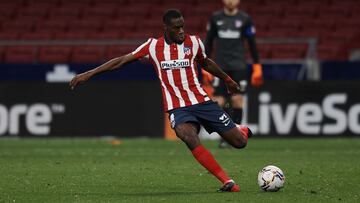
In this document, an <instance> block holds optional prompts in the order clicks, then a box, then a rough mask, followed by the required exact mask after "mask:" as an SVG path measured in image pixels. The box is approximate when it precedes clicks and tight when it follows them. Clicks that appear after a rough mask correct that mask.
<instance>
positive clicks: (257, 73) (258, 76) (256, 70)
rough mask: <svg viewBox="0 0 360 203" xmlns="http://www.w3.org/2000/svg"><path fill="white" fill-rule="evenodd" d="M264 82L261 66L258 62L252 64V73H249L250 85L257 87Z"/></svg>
mask: <svg viewBox="0 0 360 203" xmlns="http://www.w3.org/2000/svg"><path fill="white" fill-rule="evenodd" d="M263 83H264V79H263V74H262V66H261V64H259V63H256V64H253V66H252V75H251V85H252V86H255V87H259V86H261V85H262V84H263Z"/></svg>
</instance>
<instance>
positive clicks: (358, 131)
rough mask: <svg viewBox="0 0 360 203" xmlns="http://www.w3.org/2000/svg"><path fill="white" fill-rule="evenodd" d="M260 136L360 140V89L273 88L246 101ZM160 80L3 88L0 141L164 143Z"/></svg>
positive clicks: (343, 85) (352, 85) (247, 118)
mask: <svg viewBox="0 0 360 203" xmlns="http://www.w3.org/2000/svg"><path fill="white" fill-rule="evenodd" d="M245 101H246V106H247V108H246V109H245V115H244V123H245V124H248V125H249V126H250V127H251V129H252V130H253V131H254V133H255V134H257V136H259V137H267V136H360V82H358V81H346V82H345V81H344V82H339V81H337V82H335V81H327V82H295V81H291V82H285V81H283V82H281V81H277V82H273V81H272V82H271V81H269V82H267V83H266V84H265V85H264V86H263V87H262V88H260V89H256V88H252V89H250V90H249V93H248V95H247V97H246V100H245ZM162 108H163V107H162V98H161V90H160V86H159V83H158V82H157V81H113V82H99V81H97V82H90V83H88V84H86V85H83V86H79V87H78V88H76V89H75V90H74V91H70V90H69V88H68V84H67V83H45V82H2V83H0V136H35V137H48V136H51V137H54V136H55V137H56V136H120V137H139V136H146V137H163V134H164V112H163V109H162Z"/></svg>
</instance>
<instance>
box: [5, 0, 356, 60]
mask: <svg viewBox="0 0 360 203" xmlns="http://www.w3.org/2000/svg"><path fill="white" fill-rule="evenodd" d="M166 8H178V9H180V10H181V11H182V12H183V14H184V16H185V18H186V31H187V32H188V33H194V34H195V33H197V34H199V35H200V36H201V37H204V36H205V31H206V30H205V25H206V22H207V19H208V18H209V16H210V15H211V13H212V12H214V11H215V10H219V9H221V8H222V3H221V1H220V0H212V1H208V0H182V1H172V0H1V1H0V41H1V43H0V50H1V51H0V54H1V55H0V62H2V63H13V62H18V63H19V62H22V63H36V62H39V63H48V62H51V63H55V62H74V63H82V62H88V63H90V62H91V63H93V62H103V61H104V60H105V59H109V58H110V57H113V56H118V55H121V54H125V53H128V52H130V51H132V50H133V49H134V48H135V47H136V45H137V44H139V43H140V42H141V41H143V40H145V39H146V38H148V37H150V36H160V35H161V33H162V23H161V16H162V13H163V11H164V10H165V9H166ZM241 9H243V10H244V11H245V12H247V13H249V14H250V15H251V16H252V17H253V18H254V22H255V25H256V27H257V33H258V37H259V38H262V39H267V38H271V39H274V38H275V39H282V38H292V39H296V38H302V39H303V38H315V39H317V44H318V46H317V57H318V58H319V59H320V60H348V59H349V57H350V55H351V52H352V50H356V49H359V48H360V20H359V19H360V1H359V0H341V1H340V0H244V1H242V3H241ZM29 40H30V41H31V40H36V41H39V40H40V41H44V40H45V41H54V40H57V42H59V43H57V44H58V46H56V45H55V44H49V45H48V46H44V44H42V45H36V43H33V44H32V45H26V46H25V45H22V44H21V42H25V41H29ZM63 40H67V41H68V40H81V41H88V40H94V41H102V40H137V42H138V43H129V44H128V45H126V46H122V47H114V46H113V45H110V44H107V45H104V44H100V45H98V46H95V45H92V46H86V47H79V46H78V45H77V44H74V45H71V44H68V43H67V44H62V43H61V41H63ZM260 41H261V40H260ZM12 42H14V44H11V43H12ZM295 42H296V40H295ZM125 44H126V43H125ZM10 45H12V46H10ZM14 45H19V46H14ZM60 45H61V46H60ZM308 45H309V43H303V42H302V43H299V44H296V43H295V44H294V43H285V44H278V43H274V44H272V43H270V44H269V43H266V41H265V43H260V45H259V49H260V53H261V57H262V58H264V59H277V60H281V59H284V60H289V59H303V58H304V57H306V55H307V49H308Z"/></svg>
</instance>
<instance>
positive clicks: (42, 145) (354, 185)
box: [0, 138, 360, 203]
mask: <svg viewBox="0 0 360 203" xmlns="http://www.w3.org/2000/svg"><path fill="white" fill-rule="evenodd" d="M204 145H205V146H206V147H208V149H210V151H211V152H212V153H213V154H214V155H215V157H216V158H217V160H218V161H219V162H220V163H221V165H222V166H223V168H224V169H225V170H226V171H227V172H228V173H229V175H230V176H231V177H233V178H234V179H235V180H236V181H237V182H238V183H239V184H240V186H241V192H239V193H217V192H215V191H216V189H217V188H218V187H220V183H219V182H218V181H217V180H216V179H215V178H214V177H212V176H211V175H210V174H208V173H207V172H206V171H205V169H203V168H202V167H201V166H200V165H199V164H198V163H197V162H196V161H195V159H194V158H193V157H192V155H191V153H190V152H189V151H188V150H187V149H186V147H185V145H184V144H183V143H181V142H170V141H164V140H152V139H128V140H122V144H121V145H118V146H112V145H111V144H109V142H108V141H106V140H101V139H18V140H16V139H0V202H171V203H173V202H291V203H293V202H359V201H360V189H359V183H360V139H354V138H353V139H339V138H333V139H252V140H251V141H250V142H249V145H248V146H247V148H246V149H243V150H235V149H225V150H224V149H222V150H221V149H218V148H217V147H216V146H217V143H216V142H214V141H207V142H204ZM268 164H274V165H276V166H279V167H280V168H281V169H283V171H284V173H285V176H286V183H285V187H284V188H283V189H282V190H281V191H279V192H262V191H260V189H259V187H258V185H257V173H258V171H259V170H260V169H261V168H262V167H263V166H265V165H268Z"/></svg>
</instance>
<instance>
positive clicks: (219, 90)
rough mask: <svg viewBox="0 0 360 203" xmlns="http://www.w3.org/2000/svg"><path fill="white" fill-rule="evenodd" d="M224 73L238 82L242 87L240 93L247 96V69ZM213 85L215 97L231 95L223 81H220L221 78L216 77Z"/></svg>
mask: <svg viewBox="0 0 360 203" xmlns="http://www.w3.org/2000/svg"><path fill="white" fill-rule="evenodd" d="M224 72H225V73H226V74H228V75H229V76H230V77H231V78H232V79H233V80H234V81H235V82H237V83H238V84H239V85H240V92H241V93H242V94H245V93H246V87H247V84H248V79H247V71H246V68H244V69H239V70H230V71H224ZM212 85H213V87H214V95H215V96H227V95H229V94H228V92H227V89H226V86H225V84H224V81H223V80H220V79H219V78H216V77H215V78H214V80H213V84H212Z"/></svg>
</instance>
